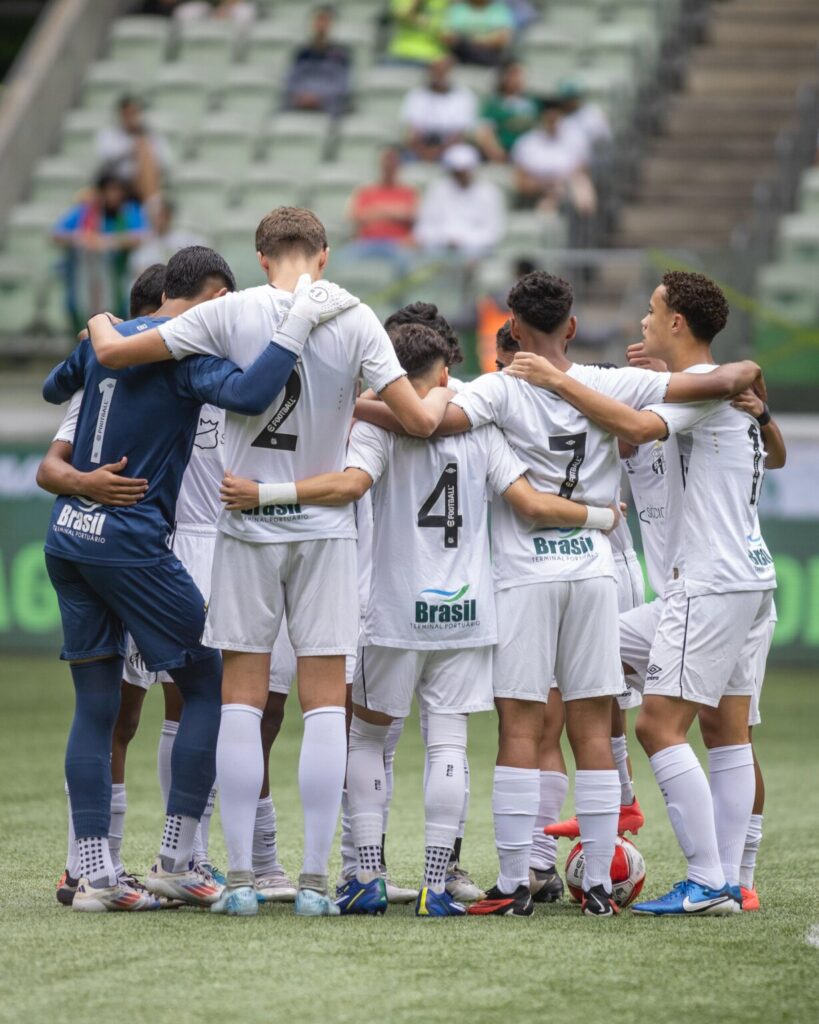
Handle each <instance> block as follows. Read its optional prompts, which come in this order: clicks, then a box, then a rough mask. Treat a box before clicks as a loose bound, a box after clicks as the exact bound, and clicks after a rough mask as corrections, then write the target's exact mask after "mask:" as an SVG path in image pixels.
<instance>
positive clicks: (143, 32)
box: [108, 15, 170, 68]
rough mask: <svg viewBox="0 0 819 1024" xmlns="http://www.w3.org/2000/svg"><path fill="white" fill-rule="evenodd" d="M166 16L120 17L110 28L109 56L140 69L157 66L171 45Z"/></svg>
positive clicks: (111, 58)
mask: <svg viewBox="0 0 819 1024" xmlns="http://www.w3.org/2000/svg"><path fill="white" fill-rule="evenodd" d="M169 25H170V22H169V21H168V19H167V18H154V17H150V16H148V15H143V16H139V15H137V16H134V17H130V18H118V19H117V20H116V21H115V22H114V24H113V27H112V29H111V36H110V39H111V43H110V46H109V48H108V56H109V59H110V60H111V61H117V62H119V61H125V62H126V63H129V64H133V65H136V66H139V67H141V68H155V67H158V66H159V65H160V64H161V63H162V61H163V60H164V58H165V55H166V53H167V48H168V28H169Z"/></svg>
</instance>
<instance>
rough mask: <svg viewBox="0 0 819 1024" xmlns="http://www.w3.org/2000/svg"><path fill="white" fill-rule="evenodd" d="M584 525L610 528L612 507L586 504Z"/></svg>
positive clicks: (612, 522) (612, 520) (612, 524)
mask: <svg viewBox="0 0 819 1024" xmlns="http://www.w3.org/2000/svg"><path fill="white" fill-rule="evenodd" d="M260 489H261V488H260ZM585 526H586V528H587V529H589V530H610V529H612V527H613V526H614V509H611V508H593V507H592V506H591V505H587V506H586V522H585Z"/></svg>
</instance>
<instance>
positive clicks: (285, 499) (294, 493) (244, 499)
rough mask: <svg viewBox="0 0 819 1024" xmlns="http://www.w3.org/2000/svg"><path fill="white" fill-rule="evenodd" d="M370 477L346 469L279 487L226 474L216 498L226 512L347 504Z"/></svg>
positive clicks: (364, 488)
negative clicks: (220, 501)
mask: <svg viewBox="0 0 819 1024" xmlns="http://www.w3.org/2000/svg"><path fill="white" fill-rule="evenodd" d="M372 483H373V481H372V477H370V476H369V475H368V474H367V473H365V472H364V471H363V470H360V469H355V468H352V467H349V468H347V469H345V470H344V471H343V472H342V473H321V474H319V475H318V476H311V477H306V478H305V479H304V480H299V481H292V482H288V483H281V484H268V483H260V482H259V481H258V480H248V479H247V478H245V477H240V476H234V475H233V474H232V473H231V472H230V470H226V471H225V476H224V479H223V480H222V485H221V487H220V488H219V497H220V498H221V500H222V503H223V504H224V506H225V508H226V509H227V510H228V511H229V512H238V511H243V510H245V509H250V508H258V507H260V506H265V505H296V504H302V505H331V506H337V505H349V504H351V503H352V502H354V501H358V499H359V498H360V497H361V496H362V495H363V494H364V493H365V492H366V491H368V490H369V488H370V487H372Z"/></svg>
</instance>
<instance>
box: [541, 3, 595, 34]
mask: <svg viewBox="0 0 819 1024" xmlns="http://www.w3.org/2000/svg"><path fill="white" fill-rule="evenodd" d="M602 6H604V5H603V4H601V3H600V0H551V2H550V3H549V6H548V8H547V11H546V17H547V22H546V23H547V24H548V25H552V26H554V27H555V28H559V29H561V31H563V32H569V33H571V34H572V35H573V36H576V37H580V36H582V35H583V34H584V33H586V32H588V31H589V30H590V29H592V28H593V27H594V25H595V24H596V23H597V21H598V20H599V17H600V9H601V7H602Z"/></svg>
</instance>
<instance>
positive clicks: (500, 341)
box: [495, 320, 520, 352]
mask: <svg viewBox="0 0 819 1024" xmlns="http://www.w3.org/2000/svg"><path fill="white" fill-rule="evenodd" d="M495 341H496V342H497V346H498V348H499V349H500V350H501V352H520V345H519V344H518V343H517V342H516V341H515V339H514V338H513V337H512V321H511V320H507V321H506V323H505V324H504V325H503V327H499V328H498V333H497V334H496V335H495Z"/></svg>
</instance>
